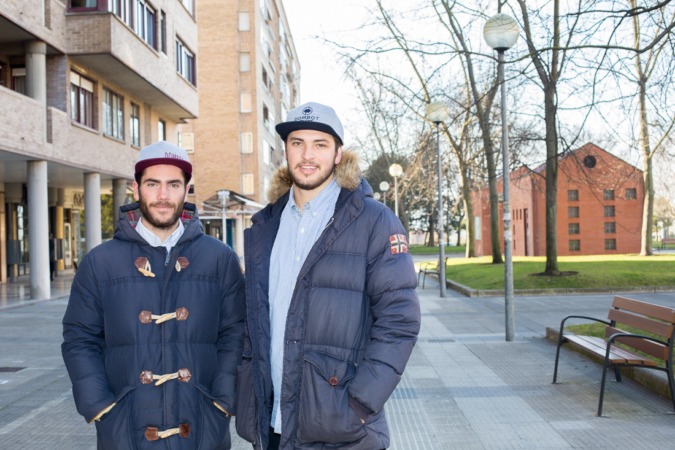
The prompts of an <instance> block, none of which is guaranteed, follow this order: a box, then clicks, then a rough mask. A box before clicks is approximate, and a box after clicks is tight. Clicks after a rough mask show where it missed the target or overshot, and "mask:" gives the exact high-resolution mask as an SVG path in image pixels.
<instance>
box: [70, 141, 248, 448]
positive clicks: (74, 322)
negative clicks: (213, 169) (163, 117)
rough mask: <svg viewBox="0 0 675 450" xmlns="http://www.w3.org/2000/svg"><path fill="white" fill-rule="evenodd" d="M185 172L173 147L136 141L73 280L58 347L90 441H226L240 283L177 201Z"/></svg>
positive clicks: (142, 444)
mask: <svg viewBox="0 0 675 450" xmlns="http://www.w3.org/2000/svg"><path fill="white" fill-rule="evenodd" d="M191 176H192V165H191V164H190V161H189V159H188V157H187V154H186V152H185V150H183V149H181V148H179V147H176V146H175V145H173V144H171V143H169V142H165V141H162V142H158V143H156V144H153V145H150V146H148V147H145V148H144V149H142V150H141V152H140V153H139V157H138V160H137V162H136V167H135V181H134V183H133V190H134V198H135V199H136V203H133V204H130V205H125V206H122V207H121V209H120V218H119V221H118V224H117V228H116V230H115V236H114V239H112V240H111V241H109V242H106V243H104V244H102V245H100V246H98V247H96V248H94V249H92V250H91V251H90V252H89V253H88V254H87V255H86V256H85V257H84V259H83V260H82V262H81V264H80V265H79V267H78V271H77V274H76V275H75V279H74V280H73V285H72V288H71V294H70V299H69V302H68V308H67V310H66V314H65V316H64V318H63V338H64V342H63V344H62V353H63V359H64V361H65V363H66V367H67V369H68V374H69V376H70V379H71V381H72V384H73V395H74V397H75V404H76V406H77V410H78V412H79V413H80V414H82V415H83V416H84V418H85V419H86V420H87V421H88V422H95V423H96V431H97V442H98V448H99V449H116V450H117V449H125V450H127V449H128V450H131V449H156V448H159V447H158V446H157V445H158V444H159V445H160V446H161V444H160V443H159V442H154V441H164V444H165V445H168V446H167V447H164V446H162V447H161V448H172V449H185V450H188V449H190V450H196V449H200V450H213V449H229V448H230V447H231V438H230V434H229V421H230V411H233V410H234V406H235V404H234V401H235V392H234V389H235V387H234V386H235V377H236V369H237V364H238V363H239V362H240V360H241V353H242V339H243V331H244V330H243V328H244V282H243V276H242V273H241V268H240V265H239V259H238V258H237V256H236V255H235V254H234V252H233V251H232V250H231V249H230V248H229V247H228V246H227V245H225V244H224V243H222V242H220V241H218V240H216V239H214V238H212V237H210V236H207V235H205V234H204V233H203V231H202V228H201V224H200V223H199V220H198V219H197V215H196V210H195V207H194V205H192V204H190V203H187V202H186V200H187V183H188V181H189V180H190V177H191Z"/></svg>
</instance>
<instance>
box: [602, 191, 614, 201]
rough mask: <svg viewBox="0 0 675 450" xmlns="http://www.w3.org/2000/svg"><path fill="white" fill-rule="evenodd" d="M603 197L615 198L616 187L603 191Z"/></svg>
mask: <svg viewBox="0 0 675 450" xmlns="http://www.w3.org/2000/svg"><path fill="white" fill-rule="evenodd" d="M602 198H604V199H605V200H614V189H605V190H604V191H603V192H602Z"/></svg>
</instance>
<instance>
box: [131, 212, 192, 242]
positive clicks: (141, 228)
mask: <svg viewBox="0 0 675 450" xmlns="http://www.w3.org/2000/svg"><path fill="white" fill-rule="evenodd" d="M136 231H137V232H138V234H140V235H141V237H142V238H143V239H145V241H146V242H147V243H148V244H150V245H151V246H153V247H166V249H167V250H171V249H172V248H173V247H174V246H175V245H176V243H177V242H178V240H179V239H180V238H181V236H182V235H183V232H184V231H185V226H184V225H183V221H182V220H180V219H178V227H177V228H176V229H175V230H174V231H173V233H171V235H170V236H169V237H168V238H167V239H166V241H164V242H162V240H161V239H160V238H159V236H157V235H156V234H155V233H153V232H152V231H150V230H149V229H148V228H147V227H146V226H145V225H143V218H142V217H139V219H138V223H137V224H136Z"/></svg>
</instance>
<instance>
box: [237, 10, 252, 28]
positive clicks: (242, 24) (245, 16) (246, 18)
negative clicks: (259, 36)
mask: <svg viewBox="0 0 675 450" xmlns="http://www.w3.org/2000/svg"><path fill="white" fill-rule="evenodd" d="M239 31H251V18H250V15H249V13H248V11H241V12H240V13H239Z"/></svg>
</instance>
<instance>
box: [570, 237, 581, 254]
mask: <svg viewBox="0 0 675 450" xmlns="http://www.w3.org/2000/svg"><path fill="white" fill-rule="evenodd" d="M569 249H570V251H571V252H579V251H581V241H580V240H579V239H570V241H569Z"/></svg>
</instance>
